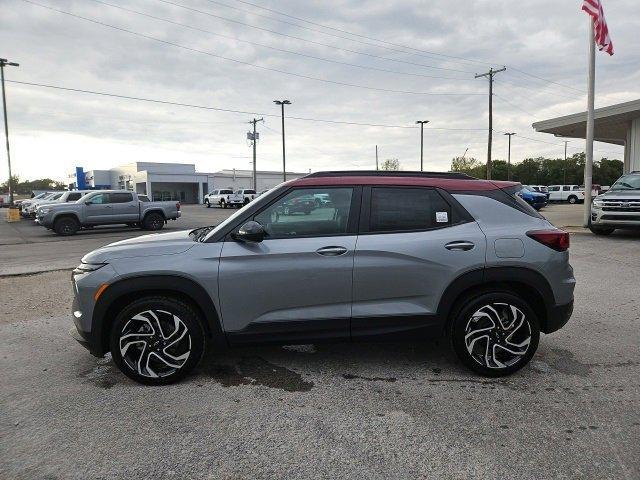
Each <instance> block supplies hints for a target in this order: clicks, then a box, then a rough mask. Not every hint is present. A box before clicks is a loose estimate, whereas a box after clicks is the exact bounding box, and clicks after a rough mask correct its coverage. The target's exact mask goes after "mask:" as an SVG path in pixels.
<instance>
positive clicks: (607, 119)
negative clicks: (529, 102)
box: [533, 100, 640, 145]
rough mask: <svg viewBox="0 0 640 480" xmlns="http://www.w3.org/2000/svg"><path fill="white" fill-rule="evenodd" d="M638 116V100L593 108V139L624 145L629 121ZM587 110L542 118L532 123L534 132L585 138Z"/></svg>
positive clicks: (639, 116) (639, 108)
mask: <svg viewBox="0 0 640 480" xmlns="http://www.w3.org/2000/svg"><path fill="white" fill-rule="evenodd" d="M638 118H640V100H633V101H631V102H625V103H619V104H617V105H610V106H608V107H603V108H598V109H596V110H595V132H594V136H595V140H597V141H599V142H605V143H613V144H616V145H624V144H625V142H626V141H627V134H628V132H629V128H630V125H631V121H632V120H634V119H638ZM586 128H587V112H580V113H574V114H572V115H566V116H564V117H557V118H552V119H550V120H543V121H541V122H536V123H534V124H533V129H534V130H535V131H536V132H542V133H551V134H553V135H555V136H556V137H568V138H585V134H586Z"/></svg>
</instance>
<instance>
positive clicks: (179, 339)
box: [72, 171, 575, 384]
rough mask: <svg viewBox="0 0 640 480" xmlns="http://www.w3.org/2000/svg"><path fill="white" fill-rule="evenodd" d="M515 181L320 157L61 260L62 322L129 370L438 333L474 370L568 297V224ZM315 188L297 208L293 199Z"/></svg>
mask: <svg viewBox="0 0 640 480" xmlns="http://www.w3.org/2000/svg"><path fill="white" fill-rule="evenodd" d="M519 188H520V185H519V184H517V183H513V182H497V181H487V180H477V179H473V178H471V177H468V176H466V175H463V174H450V173H433V174H428V173H420V172H416V173H412V172H395V173H393V172H362V171H358V172H320V173H314V174H311V175H308V176H306V177H303V178H299V179H295V180H292V181H289V182H286V183H284V184H282V185H280V186H279V187H277V188H275V189H273V190H271V191H270V192H268V193H267V194H265V195H262V196H260V197H258V198H257V199H256V200H255V201H254V202H251V203H250V204H248V205H247V206H246V207H244V208H243V209H241V210H239V211H238V212H236V213H235V214H234V215H232V216H231V217H229V218H228V219H227V220H226V221H224V222H223V223H221V224H220V225H218V226H216V227H203V228H198V229H195V230H191V231H183V232H176V233H166V234H161V235H149V236H144V237H139V238H133V239H128V240H123V241H120V242H116V243H112V244H110V245H107V246H105V247H102V248H100V249H98V250H95V251H93V252H91V253H89V254H88V255H86V256H85V257H84V258H83V259H82V263H81V264H80V265H79V266H78V267H77V268H76V269H75V271H74V273H73V289H74V293H75V298H74V302H73V320H74V322H75V328H74V329H72V333H73V335H74V336H75V337H76V339H78V340H79V341H80V342H81V343H83V344H84V345H85V346H86V347H87V348H88V349H89V350H90V351H91V353H93V354H94V355H97V356H102V355H104V354H105V353H106V352H111V354H112V357H113V360H114V362H115V363H116V364H117V365H118V367H119V368H120V369H121V370H122V372H123V373H125V374H126V375H128V376H129V377H131V378H132V379H134V380H136V381H139V382H142V383H147V384H164V383H170V382H173V381H176V380H178V379H180V378H182V377H183V376H184V375H186V374H187V373H188V372H189V371H190V370H192V369H193V368H194V367H195V366H196V365H197V364H198V362H200V360H201V358H202V355H203V352H204V350H205V348H207V349H214V350H215V349H218V348H223V347H226V346H234V345H247V344H256V343H279V344H300V343H315V342H322V341H336V340H340V341H344V340H352V341H363V340H374V339H375V340H379V339H392V340H399V339H408V340H412V341H421V340H422V339H426V338H439V337H443V336H445V337H447V338H449V339H450V341H451V344H452V347H453V349H454V350H455V352H456V353H457V355H458V357H459V358H460V360H461V361H462V362H463V363H464V364H465V365H466V366H467V367H469V368H470V369H472V370H474V371H475V372H478V373H479V374H482V375H486V376H500V375H506V374H510V373H512V372H515V371H516V370H518V369H520V368H522V367H523V366H524V365H526V364H527V363H528V362H529V360H530V359H531V358H532V356H533V355H534V353H535V351H536V348H537V346H538V340H539V337H540V332H543V333H551V332H554V331H556V330H558V329H559V328H561V327H562V326H563V325H564V324H565V323H566V322H567V321H568V319H569V317H570V316H571V313H572V309H573V290H574V286H575V279H574V277H573V270H572V268H571V266H570V265H569V252H568V247H569V236H568V234H567V233H565V232H563V231H561V230H558V229H556V228H555V227H553V226H552V225H551V224H550V223H549V222H548V221H547V220H545V219H544V218H543V217H542V216H541V215H540V214H538V213H537V212H536V211H535V210H534V209H533V208H531V207H530V206H529V205H528V204H527V203H526V202H524V201H523V200H522V199H521V198H519V197H518V196H517V195H515V193H516V192H517V191H518V190H519ZM309 197H311V198H319V197H321V198H325V199H326V202H319V203H316V202H311V205H310V207H309V211H307V209H297V208H291V206H292V205H297V204H299V203H300V204H303V203H304V204H305V205H306V203H305V200H304V199H306V198H309Z"/></svg>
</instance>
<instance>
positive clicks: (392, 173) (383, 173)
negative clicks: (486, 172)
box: [305, 170, 478, 180]
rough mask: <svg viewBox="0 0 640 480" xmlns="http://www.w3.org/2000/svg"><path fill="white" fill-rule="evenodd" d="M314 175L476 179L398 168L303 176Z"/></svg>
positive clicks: (315, 174)
mask: <svg viewBox="0 0 640 480" xmlns="http://www.w3.org/2000/svg"><path fill="white" fill-rule="evenodd" d="M316 177H422V178H452V179H457V180H478V179H477V178H476V177H472V176H471V175H467V174H466V173H459V172H412V171H400V170H332V171H326V172H314V173H310V174H309V175H306V176H305V178H316Z"/></svg>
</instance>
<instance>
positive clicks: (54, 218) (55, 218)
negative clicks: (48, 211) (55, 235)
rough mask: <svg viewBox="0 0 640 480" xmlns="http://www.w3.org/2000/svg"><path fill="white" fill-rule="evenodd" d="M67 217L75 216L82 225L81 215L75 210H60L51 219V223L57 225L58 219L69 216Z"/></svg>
mask: <svg viewBox="0 0 640 480" xmlns="http://www.w3.org/2000/svg"><path fill="white" fill-rule="evenodd" d="M67 217H68V218H73V219H74V220H75V221H76V222H78V224H80V225H82V222H81V221H80V217H78V214H77V213H74V212H60V213H58V214H56V215H55V216H54V217H53V219H52V220H51V225H55V223H56V222H57V221H58V220H60V219H61V218H67Z"/></svg>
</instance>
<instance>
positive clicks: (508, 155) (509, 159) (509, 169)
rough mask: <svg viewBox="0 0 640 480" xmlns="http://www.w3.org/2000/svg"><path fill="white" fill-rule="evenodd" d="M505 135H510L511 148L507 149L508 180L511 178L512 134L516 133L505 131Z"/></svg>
mask: <svg viewBox="0 0 640 480" xmlns="http://www.w3.org/2000/svg"><path fill="white" fill-rule="evenodd" d="M505 135H507V136H508V137H509V150H508V151H507V180H511V135H515V133H514V132H511V133H505Z"/></svg>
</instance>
